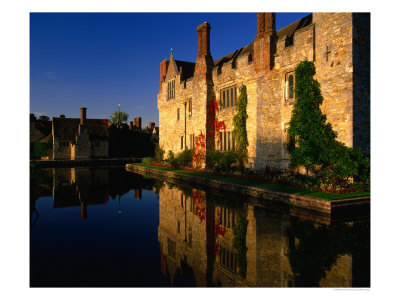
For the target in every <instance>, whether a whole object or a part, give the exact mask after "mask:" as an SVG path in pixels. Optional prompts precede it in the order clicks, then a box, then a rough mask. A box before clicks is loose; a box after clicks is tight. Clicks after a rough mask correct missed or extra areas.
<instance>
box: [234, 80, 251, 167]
mask: <svg viewBox="0 0 400 300" xmlns="http://www.w3.org/2000/svg"><path fill="white" fill-rule="evenodd" d="M236 110H237V113H236V115H235V116H234V117H233V125H234V129H233V137H234V139H235V152H236V155H237V159H238V161H239V166H240V170H241V171H243V169H244V164H245V163H246V162H247V156H248V153H247V146H248V145H249V141H248V139H247V129H246V120H247V118H248V115H247V88H246V86H245V85H243V86H242V88H241V90H240V96H239V100H238V102H237V103H236Z"/></svg>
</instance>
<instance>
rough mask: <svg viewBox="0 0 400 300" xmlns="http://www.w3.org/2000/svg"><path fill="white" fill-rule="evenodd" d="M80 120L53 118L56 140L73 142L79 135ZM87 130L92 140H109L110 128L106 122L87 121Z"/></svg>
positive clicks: (99, 120) (100, 120)
mask: <svg viewBox="0 0 400 300" xmlns="http://www.w3.org/2000/svg"><path fill="white" fill-rule="evenodd" d="M79 123H80V119H78V118H76V119H75V118H53V127H54V138H58V139H63V140H69V141H73V140H75V137H76V135H77V133H78V128H79ZM85 126H86V128H87V129H88V131H89V138H90V139H99V140H105V139H108V127H107V123H106V121H105V120H102V119H86V123H85Z"/></svg>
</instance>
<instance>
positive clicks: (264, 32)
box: [253, 13, 277, 74]
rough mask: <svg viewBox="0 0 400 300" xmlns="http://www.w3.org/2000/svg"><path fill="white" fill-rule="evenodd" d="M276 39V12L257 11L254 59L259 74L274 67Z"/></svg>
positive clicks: (265, 72)
mask: <svg viewBox="0 0 400 300" xmlns="http://www.w3.org/2000/svg"><path fill="white" fill-rule="evenodd" d="M276 39H277V36H276V31H275V13H257V36H256V38H255V40H254V55H253V60H254V69H255V71H256V72H257V73H258V74H267V73H268V72H269V71H270V70H272V69H273V66H274V53H275V49H276Z"/></svg>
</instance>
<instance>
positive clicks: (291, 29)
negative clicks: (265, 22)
mask: <svg viewBox="0 0 400 300" xmlns="http://www.w3.org/2000/svg"><path fill="white" fill-rule="evenodd" d="M311 23H312V14H310V15H308V16H305V17H304V18H302V19H300V20H297V21H295V22H293V23H292V24H290V25H288V26H286V27H284V28H282V29H280V30H278V31H277V32H276V35H277V36H278V38H281V37H283V36H285V35H287V36H288V37H292V36H293V35H294V33H295V32H296V30H299V29H301V28H303V27H306V26H308V25H310V24H311ZM253 49H254V42H251V44H249V45H247V46H245V47H243V48H241V49H239V50H236V51H234V52H232V53H229V54H228V55H225V56H224V57H221V58H220V59H217V60H216V61H215V62H214V66H221V65H222V64H224V63H226V62H228V61H230V60H232V59H235V58H237V57H238V56H240V55H242V54H245V53H248V52H250V51H253Z"/></svg>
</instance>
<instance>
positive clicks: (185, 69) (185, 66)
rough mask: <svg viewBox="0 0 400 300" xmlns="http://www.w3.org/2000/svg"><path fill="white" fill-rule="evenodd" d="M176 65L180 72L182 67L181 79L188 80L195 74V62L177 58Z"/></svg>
mask: <svg viewBox="0 0 400 300" xmlns="http://www.w3.org/2000/svg"><path fill="white" fill-rule="evenodd" d="M175 62H176V66H177V67H178V72H180V70H181V68H182V74H181V80H187V79H189V78H190V77H193V75H194V68H195V67H196V64H195V63H192V62H188V61H182V60H175Z"/></svg>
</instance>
